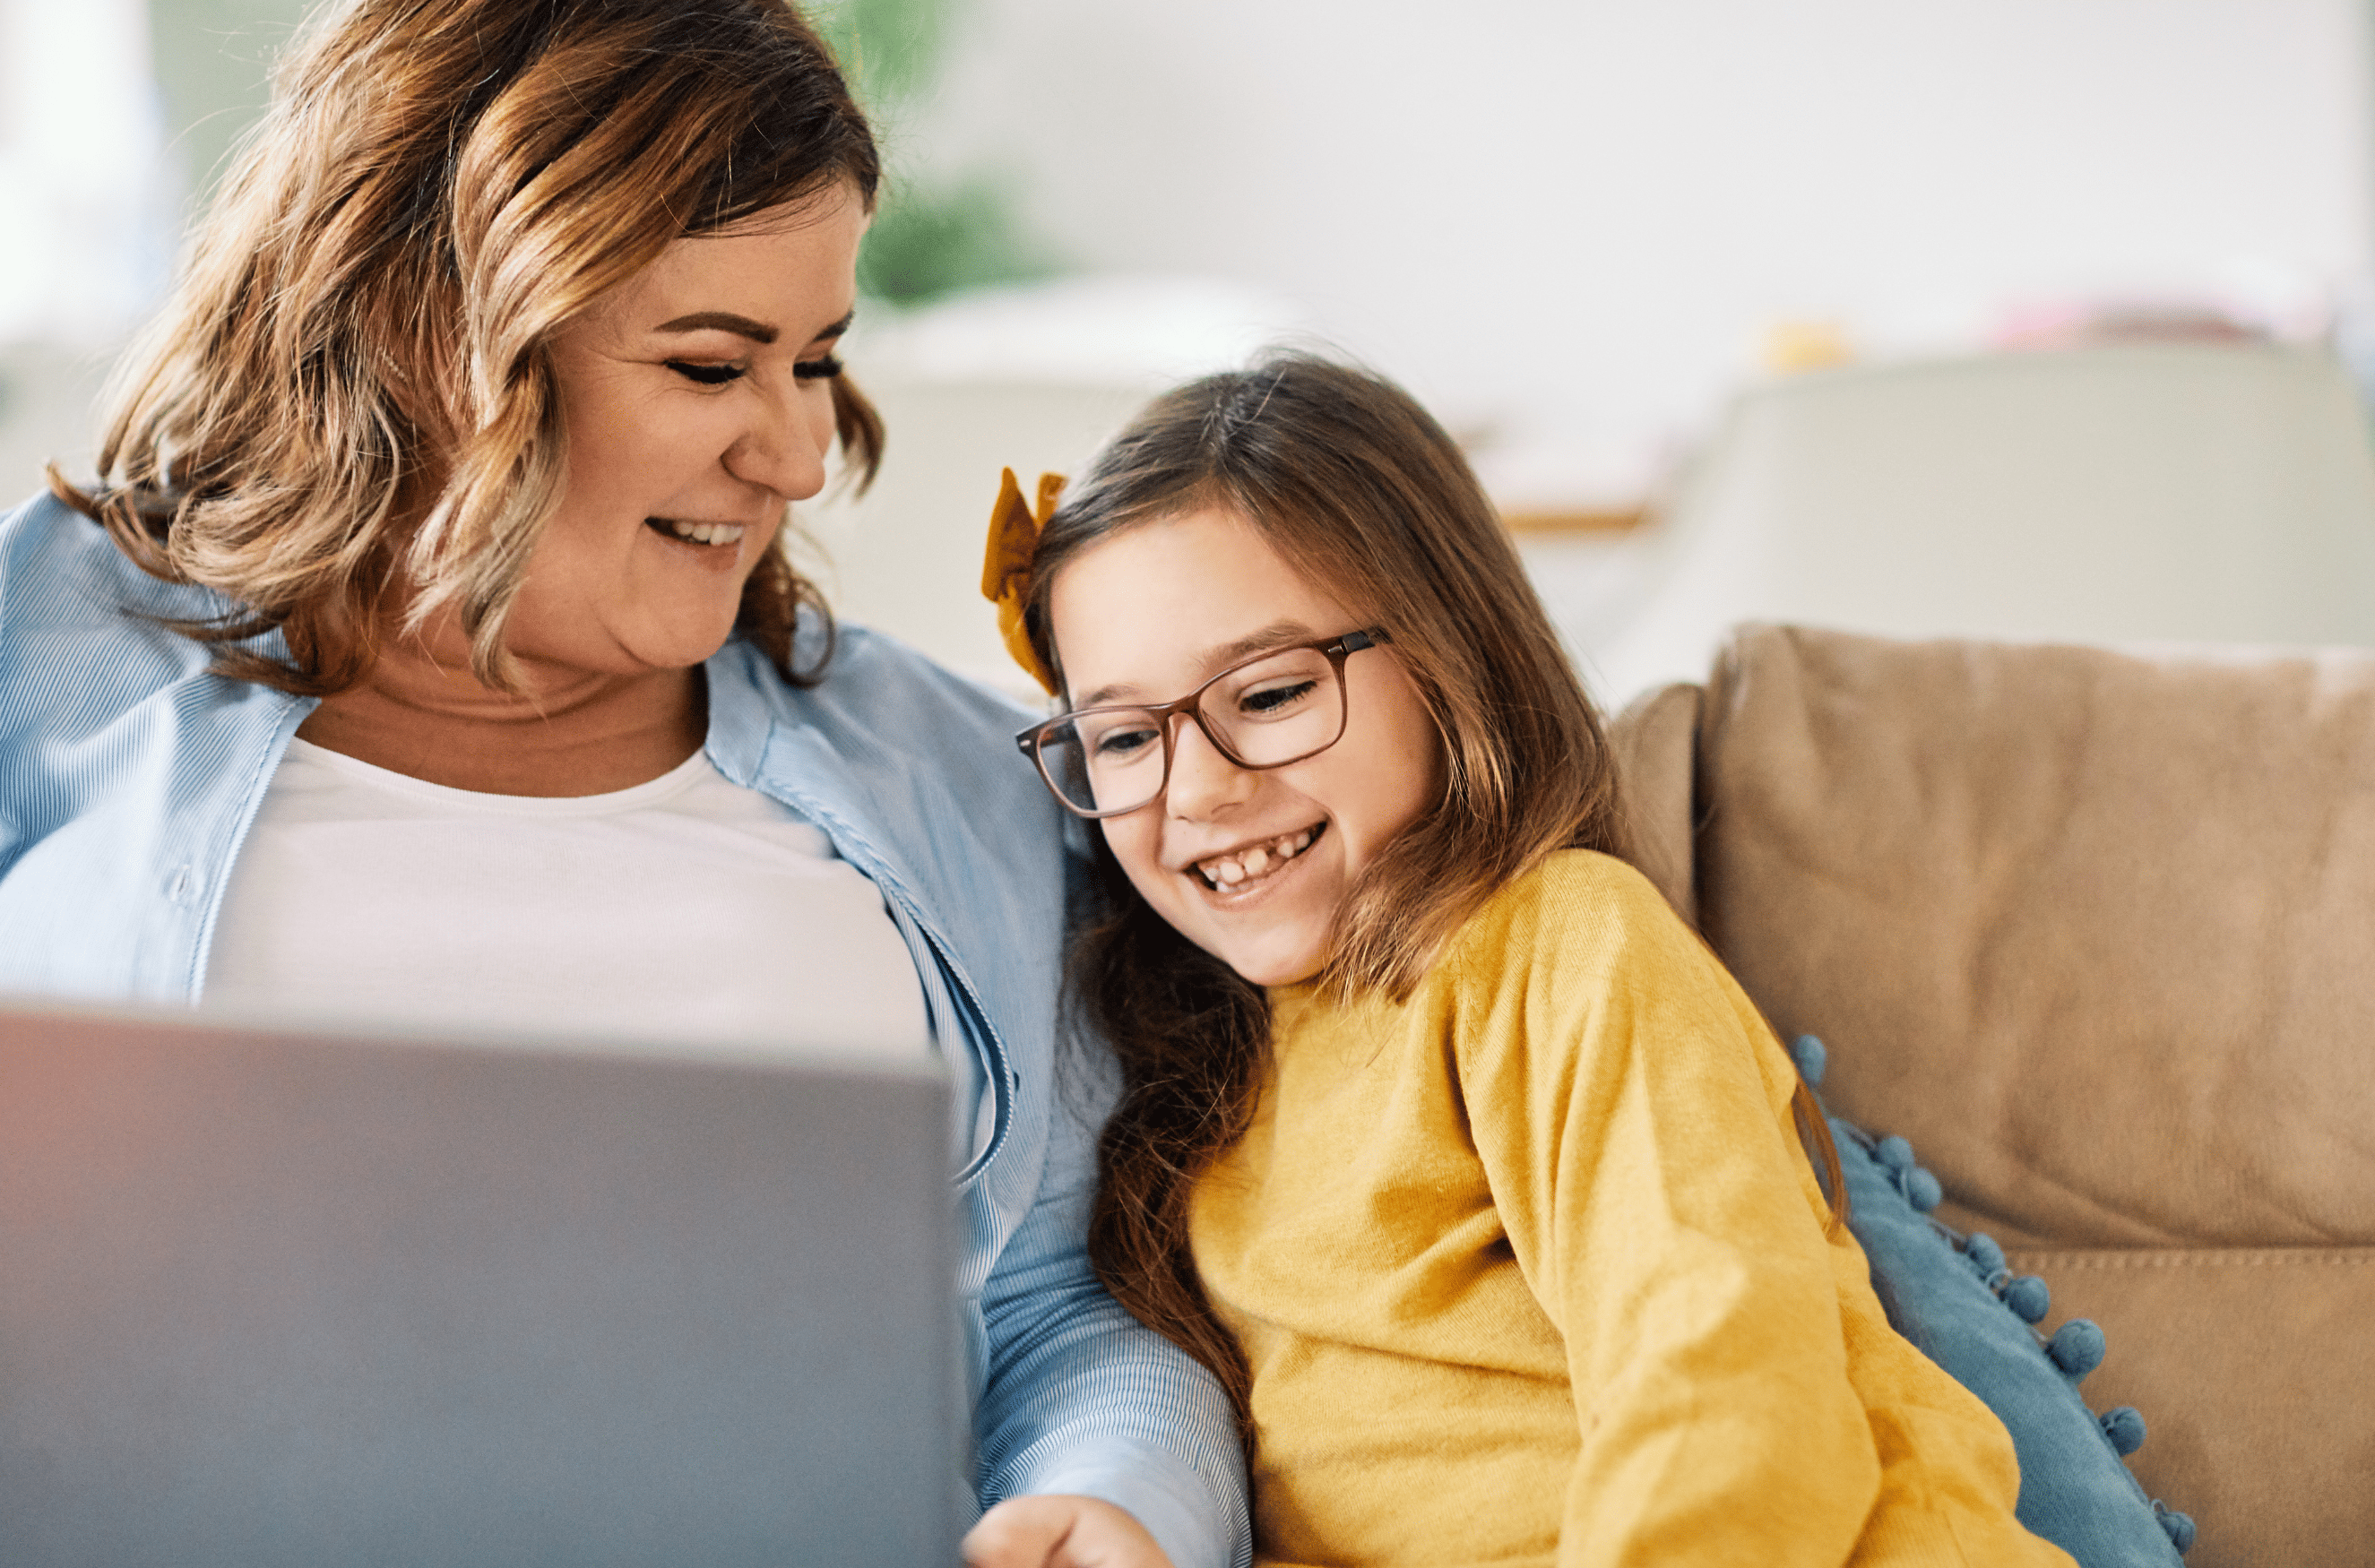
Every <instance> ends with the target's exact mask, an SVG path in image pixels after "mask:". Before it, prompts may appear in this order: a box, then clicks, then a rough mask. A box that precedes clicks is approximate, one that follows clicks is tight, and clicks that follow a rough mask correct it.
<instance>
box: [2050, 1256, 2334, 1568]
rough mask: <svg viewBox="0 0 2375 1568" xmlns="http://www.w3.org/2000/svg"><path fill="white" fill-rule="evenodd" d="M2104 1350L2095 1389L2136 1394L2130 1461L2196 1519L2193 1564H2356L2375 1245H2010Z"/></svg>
mask: <svg viewBox="0 0 2375 1568" xmlns="http://www.w3.org/2000/svg"><path fill="white" fill-rule="evenodd" d="M2011 1262H2012V1267H2015V1269H2018V1270H2020V1271H2021V1272H2023V1273H2031V1274H2037V1275H2040V1276H2042V1277H2043V1278H2044V1279H2048V1280H2050V1282H2051V1283H2052V1287H2053V1305H2054V1308H2055V1313H2054V1318H2053V1319H2050V1320H2049V1321H2048V1324H2047V1326H2049V1327H2050V1326H2052V1325H2053V1322H2054V1321H2055V1320H2058V1319H2060V1318H2062V1317H2065V1316H2067V1317H2091V1318H2093V1319H2094V1320H2095V1321H2096V1322H2097V1323H2099V1324H2101V1325H2102V1326H2103V1332H2104V1336H2105V1338H2106V1339H2107V1341H2108V1342H2109V1347H2110V1349H2109V1353H2108V1354H2107V1355H2106V1356H2105V1358H2104V1360H2103V1364H2102V1365H2101V1366H2100V1367H2098V1368H2097V1369H2096V1370H2095V1372H2094V1373H2092V1374H2090V1375H2089V1376H2088V1377H2087V1379H2086V1383H2085V1385H2084V1386H2083V1390H2082V1391H2083V1392H2084V1393H2085V1395H2086V1400H2087V1402H2088V1403H2089V1404H2091V1405H2093V1406H2094V1407H2095V1408H2096V1409H2098V1410H2102V1409H2110V1408H2111V1407H2112V1406H2115V1405H2133V1406H2134V1407H2136V1409H2138V1410H2140V1411H2142V1412H2143V1414H2144V1417H2145V1425H2146V1429H2147V1434H2146V1437H2145V1445H2144V1447H2143V1448H2141V1449H2139V1450H2137V1452H2136V1454H2135V1456H2133V1458H2131V1459H2130V1460H2129V1461H2128V1464H2129V1466H2130V1468H2133V1470H2134V1471H2135V1474H2136V1480H2138V1481H2140V1482H2142V1483H2143V1485H2144V1489H2145V1491H2147V1492H2149V1493H2150V1494H2152V1495H2153V1496H2155V1497H2160V1498H2166V1499H2167V1500H2168V1503H2170V1505H2171V1506H2173V1507H2177V1508H2181V1509H2183V1510H2185V1511H2186V1512H2187V1513H2189V1514H2191V1515H2192V1516H2193V1518H2194V1520H2195V1522H2196V1523H2197V1524H2198V1525H2199V1526H2200V1527H2201V1532H2202V1533H2201V1535H2200V1537H2199V1539H2196V1540H2195V1542H2194V1544H2193V1550H2191V1551H2189V1552H2187V1553H2186V1557H2185V1562H2186V1568H2276V1565H2282V1568H2323V1565H2328V1564H2330V1565H2332V1568H2344V1565H2345V1564H2348V1563H2357V1562H2365V1561H2367V1554H2368V1531H2369V1528H2370V1527H2375V1515H2370V1509H2369V1486H2370V1478H2375V1420H2369V1412H2368V1403H2369V1399H2370V1398H2371V1397H2375V1251H2370V1250H2367V1249H2364V1248H2344V1247H2297V1248H2284V1249H2275V1250H2269V1249H2246V1248H2231V1249H2216V1250H2186V1251H2164V1250H2153V1251H2136V1252H2104V1251H2060V1252H2033V1253H2015V1254H2014V1255H2013V1256H2012V1259H2011Z"/></svg>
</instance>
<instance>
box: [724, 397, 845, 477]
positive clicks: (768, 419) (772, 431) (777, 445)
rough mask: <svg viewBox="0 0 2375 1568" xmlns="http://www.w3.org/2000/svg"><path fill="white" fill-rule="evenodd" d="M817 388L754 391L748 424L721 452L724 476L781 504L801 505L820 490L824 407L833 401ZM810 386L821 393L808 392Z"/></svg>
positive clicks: (828, 420)
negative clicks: (773, 496)
mask: <svg viewBox="0 0 2375 1568" xmlns="http://www.w3.org/2000/svg"><path fill="white" fill-rule="evenodd" d="M753 379H756V378H753ZM821 384H822V383H807V382H795V383H792V385H791V386H790V387H789V388H788V389H785V388H779V387H763V386H762V387H754V388H753V389H752V393H753V395H752V400H751V415H750V423H749V425H748V426H747V427H746V428H745V429H744V430H743V431H742V433H741V434H740V435H739V436H738V438H737V439H736V440H735V442H734V444H733V445H732V446H730V447H728V448H727V452H726V467H727V472H729V473H731V474H732V475H733V476H734V477H736V478H738V479H740V480H742V481H743V482H744V483H746V484H753V485H761V486H764V487H765V488H766V489H771V490H773V491H774V492H775V493H776V494H777V495H779V496H781V497H783V498H784V499H785V500H786V501H806V500H808V499H809V497H810V496H812V495H814V494H816V493H817V492H818V491H819V490H821V489H824V459H825V452H826V450H827V449H828V448H829V447H831V446H832V444H833V406H832V404H831V403H830V402H829V401H827V399H828V398H829V397H830V396H831V394H830V393H828V392H825V391H823V390H821ZM812 385H814V386H818V387H819V388H820V390H817V391H814V392H811V391H809V387H810V386H812ZM811 405H815V407H811Z"/></svg>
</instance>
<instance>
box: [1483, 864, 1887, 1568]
mask: <svg viewBox="0 0 2375 1568" xmlns="http://www.w3.org/2000/svg"><path fill="white" fill-rule="evenodd" d="M1519 886H1521V887H1525V888H1526V889H1527V890H1528V896H1522V897H1518V898H1515V899H1510V898H1503V899H1496V900H1495V902H1494V904H1493V905H1492V906H1490V907H1489V908H1488V911H1487V913H1486V914H1485V915H1483V917H1480V920H1479V921H1478V922H1477V923H1475V924H1471V926H1470V927H1468V928H1467V930H1466V931H1464V932H1463V934H1462V937H1461V939H1460V941H1459V945H1458V947H1457V948H1456V949H1454V950H1453V951H1452V952H1450V953H1448V954H1447V955H1446V961H1445V964H1444V966H1443V970H1442V971H1441V972H1440V973H1442V974H1443V977H1444V978H1445V979H1447V980H1448V981H1449V982H1450V983H1451V984H1452V988H1453V995H1454V996H1455V997H1456V1000H1455V1001H1454V1003H1453V1006H1454V1007H1455V1008H1456V1009H1457V1014H1458V1016H1457V1017H1456V1018H1455V1019H1454V1020H1452V1023H1453V1035H1454V1038H1455V1040H1456V1042H1457V1045H1456V1049H1457V1052H1458V1055H1459V1077H1460V1083H1461V1088H1462V1091H1463V1093H1464V1094H1465V1095H1466V1096H1467V1098H1468V1102H1469V1106H1468V1109H1469V1119H1470V1125H1471V1127H1472V1129H1473V1131H1474V1136H1475V1138H1476V1143H1477V1149H1478V1152H1479V1154H1480V1156H1481V1157H1482V1159H1483V1162H1484V1165H1485V1168H1486V1171H1487V1173H1488V1176H1489V1179H1490V1181H1491V1183H1492V1186H1493V1195H1494V1200H1495V1204H1496V1205H1497V1207H1498V1208H1499V1209H1500V1211H1501V1214H1502V1216H1503V1220H1504V1222H1505V1224H1506V1225H1507V1232H1508V1235H1509V1239H1510V1243H1511V1244H1512V1246H1513V1248H1514V1249H1515V1252H1516V1255H1517V1261H1518V1267H1520V1268H1521V1269H1522V1270H1523V1271H1524V1273H1525V1276H1526V1279H1527V1280H1528V1282H1529V1283H1530V1285H1531V1287H1532V1289H1533V1291H1534V1294H1535V1295H1536V1297H1537V1298H1538V1299H1539V1300H1540V1301H1541V1303H1542V1307H1543V1310H1544V1311H1545V1312H1546V1313H1547V1314H1548V1315H1550V1317H1551V1319H1552V1320H1553V1321H1554V1323H1555V1324H1557V1326H1558V1327H1559V1329H1560V1332H1561V1333H1563V1334H1564V1335H1565V1336H1566V1346H1567V1365H1568V1371H1569V1373H1570V1375H1571V1377H1572V1379H1573V1382H1574V1388H1575V1401H1576V1415H1577V1421H1578V1422H1579V1423H1580V1425H1581V1429H1582V1434H1583V1445H1582V1452H1581V1456H1580V1458H1579V1460H1578V1461H1577V1466H1576V1469H1575V1474H1574V1476H1573V1479H1572V1480H1571V1481H1570V1482H1569V1484H1568V1488H1567V1494H1566V1505H1565V1515H1564V1521H1563V1524H1562V1527H1561V1533H1560V1550H1559V1562H1560V1563H1561V1564H1562V1565H1564V1568H1582V1565H1584V1564H1591V1565H1595V1568H1598V1565H1614V1564H1620V1563H1625V1564H1630V1563H1661V1564H1667V1565H1672V1564H1677V1563H1688V1564H1692V1565H1694V1568H1696V1565H1701V1564H1707V1565H1712V1564H1718V1563H1725V1564H1729V1563H1739V1564H1743V1568H1745V1565H1748V1564H1755V1565H1757V1568H1784V1565H1788V1564H1798V1563H1804V1564H1823V1565H1825V1568H1838V1565H1839V1564H1840V1563H1843V1562H1847V1561H1848V1559H1849V1554H1850V1552H1851V1551H1852V1550H1854V1547H1855V1543H1856V1540H1857V1538H1858V1536H1859V1534H1860V1533H1861V1529H1862V1527H1863V1524H1864V1521H1865V1518H1866V1516H1867V1515H1868V1514H1869V1513H1870V1512H1871V1510H1872V1507H1873V1501H1874V1499H1875V1497H1876V1496H1877V1495H1878V1491H1879V1487H1880V1479H1881V1469H1880V1461H1879V1457H1878V1454H1877V1450H1876V1448H1875V1446H1874V1442H1873V1435H1872V1431H1871V1428H1870V1424H1869V1422H1868V1421H1867V1420H1866V1417H1865V1414H1864V1411H1863V1408H1862V1406H1861V1402H1860V1400H1859V1399H1858V1397H1857V1395H1856V1393H1855V1391H1854V1390H1853V1388H1852V1387H1850V1385H1849V1375H1848V1365H1847V1351H1846V1346H1845V1341H1844V1333H1843V1329H1842V1326H1841V1317H1840V1311H1839V1305H1838V1300H1837V1285H1836V1283H1835V1280H1834V1277H1833V1273H1832V1265H1831V1260H1830V1258H1829V1256H1828V1248H1829V1247H1830V1245H1831V1243H1830V1242H1829V1241H1828V1240H1827V1239H1826V1234H1825V1229H1824V1220H1825V1214H1826V1210H1825V1209H1824V1208H1822V1202H1821V1192H1820V1188H1819V1187H1817V1186H1816V1185H1815V1184H1814V1175H1813V1173H1812V1170H1811V1169H1810V1167H1809V1166H1808V1165H1807V1163H1806V1161H1805V1159H1804V1157H1803V1155H1802V1152H1801V1151H1800V1149H1799V1148H1798V1145H1797V1141H1796V1136H1795V1133H1794V1131H1793V1130H1792V1128H1791V1126H1790V1110H1789V1102H1790V1091H1791V1089H1792V1087H1793V1084H1794V1078H1793V1076H1792V1072H1791V1069H1790V1066H1789V1063H1788V1060H1787V1058H1786V1057H1785V1056H1784V1055H1782V1053H1781V1051H1780V1049H1779V1046H1778V1044H1777V1043H1775V1042H1774V1041H1773V1039H1772V1036H1771V1033H1770V1032H1769V1031H1768V1030H1766V1027H1765V1026H1764V1023H1763V1021H1762V1020H1760V1019H1759V1018H1758V1016H1757V1014H1756V1012H1755V1009H1754V1008H1753V1007H1752V1006H1751V1005H1750V1004H1749V1002H1748V1000H1747V998H1746V997H1745V996H1744V995H1743V994H1742V993H1741V991H1740V989H1739V987H1738V986H1737V985H1736V984H1734V983H1733V982H1732V981H1731V977H1730V976H1729V975H1728V974H1727V973H1725V972H1724V970H1723V968H1722V966H1721V965H1720V964H1719V962H1718V961H1716V959H1715V958H1714V956H1713V955H1712V954H1711V953H1709V952H1708V951H1707V949H1706V947H1705V946H1704V945H1703V944H1702V943H1700V942H1699V940H1698V939H1697V937H1696V936H1694V935H1693V934H1692V933H1691V932H1690V931H1689V929H1688V928H1687V927H1685V926H1684V925H1683V924H1682V922H1681V921H1680V920H1679V919H1678V918H1676V917H1675V915H1674V914H1672V911H1671V910H1669V909H1668V908H1667V906H1666V904H1665V903H1664V902H1663V901H1662V900H1661V899H1660V897H1659V896H1658V894H1657V893H1656V891H1655V890H1653V889H1651V888H1650V887H1649V885H1648V883H1647V882H1646V881H1644V880H1642V879H1641V878H1640V877H1639V876H1638V875H1637V874H1636V873H1634V872H1633V871H1632V870H1631V869H1630V868H1629V867H1624V866H1622V865H1621V864H1619V863H1618V862H1615V861H1613V860H1609V859H1607V858H1606V857H1604V856H1600V855H1580V854H1571V855H1558V856H1555V857H1554V859H1553V861H1552V862H1551V863H1550V865H1549V866H1548V867H1544V868H1543V869H1542V871H1540V872H1537V873H1536V874H1535V875H1533V876H1531V877H1530V878H1526V879H1525V880H1524V883H1522V884H1520V885H1519ZM1511 891H1513V892H1515V891H1518V888H1514V887H1513V889H1512V890H1511Z"/></svg>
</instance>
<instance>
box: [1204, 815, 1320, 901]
mask: <svg viewBox="0 0 2375 1568" xmlns="http://www.w3.org/2000/svg"><path fill="white" fill-rule="evenodd" d="M1316 831H1317V829H1313V828H1306V829H1304V830H1303V831H1301V832H1299V833H1281V834H1280V835H1279V836H1278V837H1276V838H1274V839H1271V840H1270V841H1269V842H1267V843H1258V844H1255V845H1253V846H1252V847H1251V848H1248V849H1239V850H1232V851H1231V852H1230V853H1228V854H1227V855H1214V856H1212V858H1211V859H1210V860H1199V861H1198V862H1197V863H1196V874H1197V875H1198V876H1199V877H1201V878H1204V885H1205V886H1206V887H1208V888H1239V887H1243V886H1244V885H1245V884H1246V883H1247V882H1251V881H1257V880H1258V879H1259V878H1263V877H1267V876H1269V875H1270V872H1272V871H1273V870H1276V869H1277V868H1278V867H1282V866H1284V865H1285V864H1286V863H1287V862H1288V861H1290V860H1292V859H1294V857H1295V856H1296V855H1301V854H1302V853H1303V852H1304V851H1305V850H1306V849H1308V848H1310V847H1311V836H1312V834H1313V833H1314V832H1316Z"/></svg>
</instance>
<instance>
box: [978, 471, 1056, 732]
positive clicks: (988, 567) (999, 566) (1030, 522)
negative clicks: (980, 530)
mask: <svg viewBox="0 0 2375 1568" xmlns="http://www.w3.org/2000/svg"><path fill="white" fill-rule="evenodd" d="M1063 493H1064V476H1063V475H1061V474H1042V475H1040V476H1039V503H1038V504H1037V505H1036V506H1025V505H1023V504H1022V485H1021V484H1019V483H1018V482H1016V480H1015V477H1014V470H1013V469H1011V468H1009V469H1006V470H1005V471H1004V477H1002V478H1001V479H1000V480H999V482H998V504H997V505H996V506H994V507H992V508H990V512H989V548H988V549H987V552H986V553H985V554H984V555H983V556H982V561H981V596H982V597H983V598H985V599H987V600H989V601H990V603H992V604H994V605H996V606H997V607H998V636H999V637H1001V638H1003V639H1004V640H1005V643H1006V651H1007V652H1008V653H1009V654H1012V655H1013V656H1014V662H1015V663H1016V664H1018V665H1021V666H1022V670H1023V673H1024V674H1026V675H1028V676H1029V677H1030V678H1032V679H1034V680H1035V681H1037V682H1038V683H1039V684H1040V685H1041V686H1042V687H1043V688H1045V689H1046V692H1047V695H1048V696H1050V697H1053V696H1054V695H1055V694H1056V680H1055V677H1054V676H1053V675H1051V674H1050V673H1049V672H1048V670H1047V667H1046V666H1045V665H1042V664H1041V663H1040V662H1039V655H1038V654H1035V653H1034V652H1033V651H1032V648H1031V635H1030V633H1029V632H1027V631H1024V630H1023V626H1022V601H1023V600H1024V599H1026V598H1028V597H1030V596H1031V558H1032V556H1033V555H1034V554H1035V553H1036V552H1037V550H1038V548H1039V530H1040V529H1042V528H1045V527H1046V525H1047V519H1048V518H1050V517H1052V516H1054V515H1055V514H1056V498H1057V497H1058V496H1060V495H1062V494H1063Z"/></svg>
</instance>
